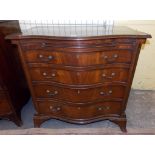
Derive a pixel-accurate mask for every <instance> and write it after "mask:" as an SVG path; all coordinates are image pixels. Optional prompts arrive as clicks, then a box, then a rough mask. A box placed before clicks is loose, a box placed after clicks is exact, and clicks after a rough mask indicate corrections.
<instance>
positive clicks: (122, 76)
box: [29, 67, 129, 85]
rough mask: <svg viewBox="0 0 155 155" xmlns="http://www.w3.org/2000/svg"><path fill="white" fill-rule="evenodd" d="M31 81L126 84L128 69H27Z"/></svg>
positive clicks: (72, 83) (73, 83) (71, 83)
mask: <svg viewBox="0 0 155 155" xmlns="http://www.w3.org/2000/svg"><path fill="white" fill-rule="evenodd" d="M29 71H30V74H31V79H32V81H54V82H58V83H63V84H70V85H76V84H81V85H89V84H96V83H103V82H127V80H128V74H129V68H123V67H122V68H121V67H114V68H110V67H109V68H105V69H96V70H95V69H85V70H75V69H70V70H65V69H54V68H51V69H50V68H47V67H44V68H35V67H30V68H29Z"/></svg>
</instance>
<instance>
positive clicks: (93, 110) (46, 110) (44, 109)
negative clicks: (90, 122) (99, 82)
mask: <svg viewBox="0 0 155 155" xmlns="http://www.w3.org/2000/svg"><path fill="white" fill-rule="evenodd" d="M38 105H39V113H41V114H48V115H49V114H51V115H54V116H59V117H67V118H73V119H86V118H94V117H99V116H103V115H105V116H106V115H107V116H112V115H119V114H120V113H121V105H122V104H121V102H99V103H94V104H91V105H67V104H61V103H57V102H54V101H39V102H38Z"/></svg>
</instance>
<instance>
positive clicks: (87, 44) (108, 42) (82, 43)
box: [21, 39, 135, 50]
mask: <svg viewBox="0 0 155 155" xmlns="http://www.w3.org/2000/svg"><path fill="white" fill-rule="evenodd" d="M134 42H135V40H134V39H102V40H100V39H96V40H68V41H67V40H44V39H29V40H26V41H21V46H22V49H23V50H34V49H37V50H40V49H41V50H42V49H45V50H52V49H53V48H76V49H79V48H96V47H102V48H104V49H109V48H110V49H122V48H123V49H132V48H133V43H134Z"/></svg>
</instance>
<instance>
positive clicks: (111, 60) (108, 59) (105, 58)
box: [104, 54, 118, 63]
mask: <svg viewBox="0 0 155 155" xmlns="http://www.w3.org/2000/svg"><path fill="white" fill-rule="evenodd" d="M117 58H118V54H114V55H113V56H112V58H108V56H107V55H105V56H104V60H106V61H107V62H109V63H112V62H114V61H116V59H117Z"/></svg>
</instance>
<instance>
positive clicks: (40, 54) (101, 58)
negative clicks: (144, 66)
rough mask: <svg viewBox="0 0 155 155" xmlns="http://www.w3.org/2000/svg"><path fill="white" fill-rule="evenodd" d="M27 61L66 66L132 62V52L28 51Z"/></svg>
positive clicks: (26, 53) (26, 54)
mask: <svg viewBox="0 0 155 155" xmlns="http://www.w3.org/2000/svg"><path fill="white" fill-rule="evenodd" d="M24 54H25V59H26V62H29V63H48V64H57V65H65V66H91V65H103V64H113V63H125V64H130V63H131V59H132V52H131V51H128V50H120V51H118V50H117V51H107V52H105V51H98V52H89V53H84V52H83V53H82V52H79V53H78V52H76V53H74V52H55V51H52V52H48V51H27V52H25V53H24Z"/></svg>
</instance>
